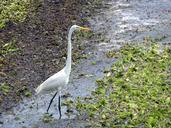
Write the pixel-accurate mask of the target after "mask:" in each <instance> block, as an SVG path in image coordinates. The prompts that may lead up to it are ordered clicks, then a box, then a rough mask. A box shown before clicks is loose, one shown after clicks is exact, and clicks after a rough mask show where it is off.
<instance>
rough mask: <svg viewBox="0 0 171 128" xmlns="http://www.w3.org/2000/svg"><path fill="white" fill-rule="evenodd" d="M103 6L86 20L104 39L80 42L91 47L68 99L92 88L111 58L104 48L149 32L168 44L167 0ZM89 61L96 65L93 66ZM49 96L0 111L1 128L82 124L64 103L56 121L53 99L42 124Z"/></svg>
mask: <svg viewBox="0 0 171 128" xmlns="http://www.w3.org/2000/svg"><path fill="white" fill-rule="evenodd" d="M106 5H107V6H109V8H105V9H104V8H101V10H100V12H99V13H98V14H97V15H96V16H95V17H91V18H90V19H89V21H90V24H91V26H92V28H93V30H94V32H95V33H96V32H98V33H99V32H100V33H102V38H104V40H100V41H99V39H98V38H97V39H93V40H90V41H83V42H82V43H84V44H86V43H87V44H88V43H91V47H87V48H86V53H87V55H88V56H89V57H88V58H87V59H83V60H81V62H80V63H79V64H77V65H76V66H74V68H73V71H72V75H71V79H70V83H69V88H68V89H67V90H65V92H66V93H69V94H70V97H69V98H71V99H72V100H74V99H76V98H77V96H81V97H85V96H88V95H90V94H91V91H92V90H94V89H95V87H96V85H95V80H96V79H97V78H102V77H103V75H104V74H103V71H104V69H106V68H109V67H110V66H111V64H112V62H114V61H115V60H114V59H110V58H107V57H106V55H105V53H106V52H107V51H109V50H112V49H114V50H117V49H119V48H120V47H121V46H122V44H124V43H128V42H132V41H134V42H138V41H142V40H143V38H144V37H145V36H149V35H150V36H152V37H154V38H155V37H161V36H166V38H164V39H163V40H161V43H164V44H165V43H166V44H169V43H170V40H171V1H170V0H128V1H126V0H117V1H116V0H113V1H110V2H108V3H106ZM106 5H105V6H106ZM95 42H98V43H95ZM88 46H89V45H88ZM92 62H96V64H94V65H93V64H92ZM63 94H65V93H63ZM51 97H52V95H50V94H49V95H44V96H39V97H36V96H33V97H32V98H31V99H24V100H23V101H22V102H20V103H19V105H18V106H17V107H14V108H13V110H11V112H8V113H2V115H1V118H0V122H1V124H0V126H1V127H3V128H18V127H27V128H28V127H31V128H32V127H42V128H43V127H55V128H56V127H66V126H68V127H84V126H86V123H85V122H84V121H78V120H74V118H75V112H74V113H73V114H70V116H68V114H67V113H66V111H67V107H66V106H62V115H63V116H62V119H61V120H58V117H59V115H58V110H57V98H56V100H54V102H53V105H52V107H51V108H50V111H49V113H52V114H53V117H54V121H52V122H50V123H48V124H44V123H43V122H42V118H43V114H44V113H45V112H46V109H47V106H48V103H49V100H50V98H51ZM62 100H63V101H64V100H65V99H64V98H63V99H62Z"/></svg>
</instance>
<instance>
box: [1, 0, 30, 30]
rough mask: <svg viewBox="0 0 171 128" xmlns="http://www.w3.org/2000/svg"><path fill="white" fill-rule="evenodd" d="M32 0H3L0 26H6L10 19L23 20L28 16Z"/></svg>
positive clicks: (14, 20)
mask: <svg viewBox="0 0 171 128" xmlns="http://www.w3.org/2000/svg"><path fill="white" fill-rule="evenodd" d="M30 2H31V1H30V0H1V2H0V13H1V15H0V28H4V27H5V24H6V23H7V22H8V21H12V22H14V23H17V22H22V21H24V19H25V18H26V16H27V13H28V7H29V4H30Z"/></svg>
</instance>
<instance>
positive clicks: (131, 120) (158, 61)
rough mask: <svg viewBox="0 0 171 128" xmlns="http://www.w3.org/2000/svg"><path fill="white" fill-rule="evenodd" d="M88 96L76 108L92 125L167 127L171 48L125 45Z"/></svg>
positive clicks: (150, 44)
mask: <svg viewBox="0 0 171 128" xmlns="http://www.w3.org/2000/svg"><path fill="white" fill-rule="evenodd" d="M114 55H117V57H118V60H117V62H115V63H114V64H113V66H112V67H111V69H110V70H109V71H107V72H106V73H108V74H109V75H106V76H105V77H104V78H103V79H100V80H97V81H96V83H97V88H96V90H95V91H94V92H92V97H91V98H85V99H81V98H78V100H77V103H76V108H77V110H78V111H79V114H80V115H85V114H86V115H87V117H88V119H87V120H88V121H89V122H91V124H92V126H93V127H116V128H120V127H148V128H151V127H156V128H157V127H163V128H164V127H169V125H170V112H171V111H170V107H171V102H170V94H171V87H170V84H171V73H170V71H171V50H170V49H168V48H164V49H163V50H161V49H160V50H159V45H158V44H156V43H154V42H150V43H147V44H144V45H125V46H123V47H122V48H121V49H120V51H119V53H117V54H116V53H114V54H113V55H112V54H111V52H110V56H111V57H114Z"/></svg>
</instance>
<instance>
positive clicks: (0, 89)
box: [0, 83, 12, 95]
mask: <svg viewBox="0 0 171 128" xmlns="http://www.w3.org/2000/svg"><path fill="white" fill-rule="evenodd" d="M11 90H12V88H11V85H9V84H7V83H2V84H0V93H1V94H3V95H7V94H8V93H9V92H10V91H11Z"/></svg>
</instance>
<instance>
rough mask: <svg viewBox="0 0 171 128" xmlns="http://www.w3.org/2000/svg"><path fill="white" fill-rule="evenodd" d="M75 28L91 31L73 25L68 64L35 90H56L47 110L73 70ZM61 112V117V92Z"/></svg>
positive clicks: (69, 40) (48, 91)
mask: <svg viewBox="0 0 171 128" xmlns="http://www.w3.org/2000/svg"><path fill="white" fill-rule="evenodd" d="M74 30H86V31H89V30H90V29H89V28H86V27H80V26H78V25H73V26H72V27H71V28H70V30H69V33H68V51H67V60H66V66H65V67H64V68H63V69H62V70H61V71H59V72H58V73H56V74H54V75H52V76H51V77H49V78H48V79H47V80H45V81H44V82H43V83H42V84H41V85H40V86H38V87H37V89H36V90H35V91H36V93H37V94H46V93H50V92H54V91H55V92H56V93H55V95H54V96H53V98H52V99H51V101H50V103H49V106H48V109H47V112H48V110H49V108H50V105H51V103H52V102H53V99H54V98H55V96H56V94H57V92H60V91H61V89H63V88H64V87H65V86H66V85H67V84H68V82H69V76H70V72H71V63H72V59H71V56H72V54H71V52H72V46H71V36H72V33H73V32H74ZM58 108H59V112H60V113H59V114H60V118H61V109H60V94H59V106H58Z"/></svg>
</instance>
